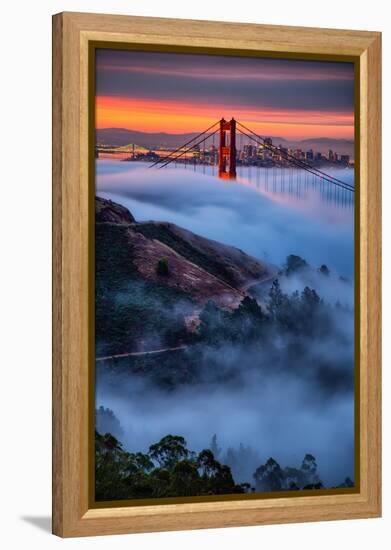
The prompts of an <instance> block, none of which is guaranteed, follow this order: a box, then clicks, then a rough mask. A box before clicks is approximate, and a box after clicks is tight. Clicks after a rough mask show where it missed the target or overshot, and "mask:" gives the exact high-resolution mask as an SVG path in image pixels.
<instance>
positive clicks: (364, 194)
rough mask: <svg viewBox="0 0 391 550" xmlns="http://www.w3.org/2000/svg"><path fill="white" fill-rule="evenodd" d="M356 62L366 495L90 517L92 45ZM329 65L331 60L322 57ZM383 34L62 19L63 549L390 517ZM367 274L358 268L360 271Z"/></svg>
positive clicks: (58, 440)
mask: <svg viewBox="0 0 391 550" xmlns="http://www.w3.org/2000/svg"><path fill="white" fill-rule="evenodd" d="M91 42H94V43H104V42H110V43H133V44H137V45H140V46H142V47H148V48H150V49H154V48H155V49H156V48H159V47H162V46H164V47H172V48H177V49H178V50H180V49H181V48H186V47H189V46H191V47H193V48H199V49H203V48H209V49H213V50H214V49H216V50H218V51H222V52H225V54H227V52H228V53H229V51H231V50H232V52H235V53H238V52H243V53H245V52H247V53H251V52H252V53H254V52H263V53H265V54H267V53H270V52H273V53H275V54H276V55H280V56H282V57H284V56H285V57H286V56H288V57H289V56H290V57H295V56H296V57H300V55H303V54H305V55H308V54H310V55H311V56H313V57H314V58H316V57H317V56H320V57H321V56H326V57H327V56H329V57H330V58H332V57H333V56H337V55H338V56H346V57H347V58H349V59H352V60H354V62H355V66H356V68H357V73H356V74H357V78H358V82H357V91H358V95H359V104H358V106H357V110H356V113H357V115H358V118H359V124H358V125H357V127H358V128H359V130H358V132H357V134H356V141H357V145H356V146H357V150H356V154H357V155H358V158H359V182H360V186H359V201H358V202H359V209H358V218H357V219H358V230H359V236H360V239H359V248H358V250H357V257H358V269H359V284H358V285H357V287H358V291H357V294H356V300H357V299H358V301H359V312H360V314H359V316H358V317H357V324H356V329H357V330H359V335H360V338H359V346H357V347H356V352H357V354H358V356H359V384H358V395H359V400H358V405H357V406H358V410H357V412H358V435H359V438H358V441H359V445H358V453H359V479H360V483H359V487H358V490H357V491H354V492H349V491H348V492H346V493H341V494H313V493H312V494H303V496H301V495H300V496H296V497H295V498H288V496H278V497H274V496H270V497H268V498H253V499H242V500H241V499H236V500H221V501H217V502H215V501H213V502H187V503H174V504H153V505H145V506H133V507H132V506H120V505H119V506H118V507H94V506H91V499H90V494H91V476H90V469H89V456H90V454H91V452H92V450H93V448H92V447H91V443H90V441H91V438H89V426H90V410H91V401H92V400H93V398H94V395H93V393H92V389H91V387H92V381H91V375H90V371H89V368H88V366H89V364H90V363H91V360H92V350H91V347H92V345H91V343H92V340H91V331H90V329H89V322H90V319H91V315H92V314H93V307H92V306H91V303H92V292H93V289H92V285H91V279H90V275H89V274H90V244H91V243H90V236H89V227H90V225H89V224H90V222H91V219H92V217H93V210H92V209H91V203H92V201H91V189H90V185H89V173H90V171H91V164H90V163H91V154H90V151H89V139H90V137H91V135H90V132H91V130H90V128H89V113H90V110H91V101H90V100H89V93H88V79H89V70H91V66H90V65H91V64H90V60H89V45H90V43H91ZM323 58H324V57H323ZM380 95H381V34H380V33H377V32H366V31H365V32H364V31H351V30H333V29H315V28H300V27H280V26H264V25H252V24H237V23H219V22H210V21H190V20H189V21H187V20H179V19H178V20H177V19H158V18H156V19H155V18H148V17H128V16H117V15H97V14H87V13H61V14H58V15H55V16H54V17H53V533H54V534H56V535H59V536H62V537H74V536H85V535H103V534H118V533H139V532H150V531H165V530H183V529H200V528H214V527H232V526H245V525H262V524H273V523H288V522H302V521H321V520H335V519H353V518H371V517H378V516H380V514H381V370H380V369H381V367H380V364H381V286H380V284H381V248H380V247H381V232H380V231H381V154H380V148H381V122H380V118H381V97H380ZM356 265H357V264H356Z"/></svg>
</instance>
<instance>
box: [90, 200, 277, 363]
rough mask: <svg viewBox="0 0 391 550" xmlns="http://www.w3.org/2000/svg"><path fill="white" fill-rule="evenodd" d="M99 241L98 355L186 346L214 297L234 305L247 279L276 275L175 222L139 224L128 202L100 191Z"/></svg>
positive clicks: (231, 307)
mask: <svg viewBox="0 0 391 550" xmlns="http://www.w3.org/2000/svg"><path fill="white" fill-rule="evenodd" d="M95 242H96V246H95V249H96V279H95V283H96V284H95V286H96V327H97V333H96V340H97V352H98V356H99V355H108V354H114V353H122V352H129V351H137V350H140V349H141V350H144V349H147V350H148V349H156V348H158V347H159V346H161V342H165V345H166V344H167V342H169V343H170V345H171V344H172V345H177V344H182V343H183V342H185V341H186V339H187V338H188V336H189V333H192V332H194V330H195V328H196V326H197V315H198V313H199V312H200V310H201V309H202V308H203V307H204V306H205V304H206V303H207V302H208V301H213V302H214V303H215V304H216V306H218V307H222V308H228V309H229V310H234V309H236V308H237V307H238V306H239V305H240V303H241V302H242V300H243V299H244V297H245V296H246V295H247V294H246V288H247V287H248V286H249V285H251V284H254V283H259V282H262V281H266V280H268V279H271V278H272V277H274V275H275V273H276V270H275V268H273V267H272V266H269V265H266V264H263V263H262V262H259V261H258V260H256V259H255V258H253V257H251V256H249V255H247V254H245V253H244V252H243V251H241V250H239V249H237V248H234V247H231V246H227V245H224V244H221V243H218V242H216V241H213V240H210V239H206V238H204V237H201V236H199V235H196V234H194V233H192V232H191V231H187V230H185V229H183V228H180V227H178V226H176V225H174V224H171V223H167V222H156V221H154V222H142V223H139V222H137V221H135V219H134V217H133V216H132V214H131V213H130V212H129V211H128V210H127V209H126V208H125V207H123V206H121V205H119V204H116V203H114V202H112V201H109V200H106V199H102V198H99V197H97V198H96V226H95ZM163 259H164V260H163ZM162 260H163V261H164V262H165V263H166V265H167V273H164V274H162V273H160V272H159V269H158V265H159V262H160V261H162Z"/></svg>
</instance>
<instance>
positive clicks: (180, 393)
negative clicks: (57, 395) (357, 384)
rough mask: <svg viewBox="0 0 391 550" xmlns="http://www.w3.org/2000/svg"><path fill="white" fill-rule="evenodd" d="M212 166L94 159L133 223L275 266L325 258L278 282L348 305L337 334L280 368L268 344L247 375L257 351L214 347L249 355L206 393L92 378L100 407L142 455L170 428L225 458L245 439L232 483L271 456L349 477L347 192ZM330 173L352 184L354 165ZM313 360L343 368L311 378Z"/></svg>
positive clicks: (100, 186)
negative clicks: (245, 459)
mask: <svg viewBox="0 0 391 550" xmlns="http://www.w3.org/2000/svg"><path fill="white" fill-rule="evenodd" d="M214 171H215V168H212V167H203V166H198V167H197V169H196V170H194V169H193V167H187V169H185V168H184V167H183V166H179V165H178V166H177V167H176V168H175V167H172V168H167V169H161V170H159V169H153V168H151V169H150V168H148V165H146V164H144V163H141V162H120V161H108V160H98V161H97V162H96V187H97V195H99V196H100V197H103V198H108V199H111V200H113V201H115V202H118V203H120V204H123V205H124V206H126V207H127V208H128V209H129V210H130V212H131V213H132V214H133V216H134V217H135V218H136V220H137V221H146V220H156V221H169V222H172V223H175V224H177V225H179V226H181V227H184V228H186V229H188V230H191V231H193V232H195V233H197V234H199V235H202V236H204V237H208V238H211V239H215V240H217V241H220V242H223V243H226V244H229V245H233V246H236V247H238V248H240V249H242V250H243V251H245V252H246V253H248V254H251V255H253V256H255V257H256V258H258V259H260V260H263V261H265V260H266V261H268V262H270V263H272V264H274V265H276V266H278V267H281V266H282V265H283V264H284V262H285V260H286V257H287V256H288V255H290V254H295V255H299V256H301V257H303V258H304V259H305V260H306V261H307V262H308V264H310V266H313V267H314V268H318V267H319V266H321V265H322V264H326V265H327V266H328V268H329V269H330V276H329V277H326V278H325V277H324V276H321V275H319V273H318V272H317V271H316V269H314V270H309V271H308V272H306V273H304V274H302V275H300V276H293V277H290V278H288V277H282V279H281V287H282V289H283V290H284V292H287V293H291V292H293V291H294V290H296V289H299V290H302V289H303V288H304V286H310V287H311V288H314V289H316V290H317V292H318V294H319V295H320V297H321V298H323V299H324V300H325V302H327V303H330V304H332V305H334V304H335V303H336V302H337V301H338V302H340V303H341V304H343V305H344V306H346V309H344V310H343V311H341V312H339V313H338V314H337V313H336V314H335V319H334V327H335V333H336V334H338V336H340V338H338V339H336V340H335V341H334V340H333V338H334V337H333V335H331V336H330V337H329V338H326V339H325V340H324V341H314V342H312V341H308V346H307V347H308V350H307V352H306V355H305V357H303V360H302V362H300V361H297V360H294V359H292V363H288V362H287V364H286V365H285V366H284V368H283V369H279V370H277V371H275V370H273V358H272V356H271V355H270V356H269V355H268V354H267V350H266V351H265V356H264V357H262V360H261V363H262V365H261V368H260V370H259V369H258V370H255V369H252V353H254V361H255V360H257V361H259V356H258V355H256V353H257V352H255V351H253V350H251V348H249V349H247V350H246V352H244V351H243V350H241V349H240V348H239V347H236V348H227V347H226V348H224V349H220V350H219V353H220V354H221V356H220V359H221V361H224V362H225V363H227V364H232V365H234V364H235V363H236V364H237V365H238V368H240V366H242V362H241V361H240V353H246V360H245V361H244V362H243V364H246V365H248V367H247V366H246V370H245V372H243V374H242V376H241V378H240V381H239V382H235V383H233V382H232V383H231V382H227V383H226V384H221V383H220V384H210V385H209V386H208V387H207V388H206V386H205V384H199V385H194V386H191V387H189V386H184V387H179V388H177V389H175V390H173V391H171V392H167V391H164V390H163V389H158V388H156V387H153V386H152V385H151V384H150V383H149V382H146V380H145V379H142V378H139V377H133V378H129V380H128V381H127V382H126V383H124V382H123V381H122V382H121V384H120V385H118V386H115V385H114V384H113V383H112V380H111V381H110V380H109V379H108V378H106V377H105V376H104V375H98V377H97V385H96V404H97V406H100V405H103V406H104V407H109V408H110V409H112V410H113V411H114V413H115V415H116V416H117V418H118V419H119V421H120V423H121V425H122V428H123V430H124V437H123V443H124V444H125V446H126V448H127V449H129V450H131V451H147V450H148V447H149V445H150V444H151V443H154V442H156V441H158V440H159V439H160V438H161V437H163V436H165V435H167V434H168V433H172V434H178V435H183V436H184V437H185V438H186V440H187V442H188V447H189V448H190V449H194V450H201V449H203V448H206V447H208V446H209V444H210V441H211V438H212V436H213V434H217V437H218V443H219V445H220V447H221V448H222V456H221V457H220V458H221V459H224V453H226V451H227V449H228V448H229V447H234V448H237V447H239V445H240V444H241V443H242V444H243V445H245V446H247V445H249V446H251V447H252V449H253V450H254V452H255V455H256V456H255V458H254V457H253V458H252V459H251V460H252V462H251V464H248V465H246V464H244V465H243V468H242V470H238V471H237V472H235V471H234V475H235V476H236V477H238V478H239V479H238V481H240V482H242V481H249V482H252V480H251V479H248V475H249V474H248V472H250V471H253V470H254V469H255V467H256V466H259V465H260V464H263V463H264V462H265V461H266V460H267V458H269V457H270V456H273V457H274V458H275V459H276V460H277V461H278V462H280V464H281V465H282V466H288V465H289V466H300V464H301V461H302V459H303V457H304V455H305V454H306V453H311V454H313V455H315V457H316V459H317V462H318V468H319V474H320V477H321V479H322V480H323V482H324V483H325V485H326V486H332V485H336V484H339V483H341V482H342V481H343V480H344V479H345V477H347V476H350V477H351V478H352V479H353V478H354V399H353V385H352V380H353V349H354V346H353V342H354V334H353V329H354V325H353V296H354V285H353V274H354V203H353V196H352V195H353V194H352V193H350V192H347V191H343V190H338V189H337V188H335V187H330V185H329V184H326V183H325V182H322V183H320V184H319V183H316V182H314V181H313V179H312V176H310V175H303V174H299V173H298V172H297V171H294V170H288V169H259V168H256V167H251V168H249V167H243V168H239V171H238V172H239V173H238V178H237V180H231V181H230V180H220V179H218V178H217V177H216V176H215V174H214V173H213V172H214ZM332 174H333V175H334V176H335V177H337V178H339V179H341V180H343V181H346V182H347V183H350V184H351V185H353V183H354V171H353V170H348V169H346V170H334V171H333V172H332ZM340 277H343V278H345V279H348V282H346V280H341V278H340ZM277 337H278V335H276V338H277ZM285 345H286V342H282V343H281V346H282V348H284V346H285ZM207 353H208V352H205V356H204V358H203V362H204V365H205V369H207V366H208V355H207ZM318 360H319V361H320V360H322V361H323V362H324V363H326V364H330V365H331V366H332V368H336V369H340V370H339V371H338V373H337V374H336V376H335V378H336V379H337V382H335V380H334V379H332V378H327V376H323V377H322V376H319V377H317V376H315V375H314V374H313V373H314V371H315V370H316V367H317V362H318ZM335 365H336V367H335ZM257 461H258V463H257Z"/></svg>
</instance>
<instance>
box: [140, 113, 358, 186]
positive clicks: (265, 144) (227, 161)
mask: <svg viewBox="0 0 391 550" xmlns="http://www.w3.org/2000/svg"><path fill="white" fill-rule="evenodd" d="M217 133H219V146H218V162H217V164H218V175H219V177H220V178H223V179H235V178H236V161H237V151H236V141H237V135H239V136H245V137H246V138H247V139H249V140H250V141H252V142H254V143H256V144H257V145H258V146H260V147H261V148H263V149H264V150H267V151H270V153H272V154H274V155H277V157H278V158H280V159H283V160H284V161H285V162H286V163H288V165H289V166H292V167H296V168H297V169H299V170H303V171H305V172H306V173H308V174H312V176H313V178H315V179H317V181H319V182H323V183H329V184H332V185H334V186H336V187H338V188H340V189H344V190H345V191H348V192H350V193H354V186H353V185H351V184H350V183H347V182H345V181H342V180H340V179H338V178H336V177H334V176H332V175H331V174H328V173H326V172H324V171H323V170H320V169H319V168H317V167H315V166H313V165H312V164H310V163H309V162H307V161H305V160H303V159H300V158H297V157H295V156H294V155H292V154H290V153H289V152H288V151H286V150H284V149H282V148H281V147H278V146H276V145H273V144H272V143H271V140H269V139H267V138H265V137H262V136H260V135H259V134H257V133H256V132H254V131H252V130H251V129H250V128H248V127H247V126H245V125H244V124H242V123H240V122H239V121H237V120H235V119H234V118H231V120H228V121H227V120H225V119H224V118H221V119H220V120H218V121H216V122H215V123H214V124H212V125H211V126H209V128H207V129H206V130H204V131H203V132H200V133H199V134H197V135H196V136H194V137H193V138H192V139H190V140H189V141H187V142H186V143H184V144H182V145H181V146H180V147H178V148H177V149H175V150H174V151H172V152H171V153H169V154H168V155H167V156H164V157H160V158H159V159H158V160H156V161H155V162H153V163H152V164H151V165H150V168H153V167H157V168H159V169H160V168H165V167H167V166H169V165H170V164H171V163H173V162H175V163H176V161H178V160H179V159H181V158H184V159H186V158H187V155H188V154H189V153H192V152H194V151H196V150H199V147H200V145H203V144H205V142H206V141H207V140H209V139H210V138H214V136H215V135H216V134H217Z"/></svg>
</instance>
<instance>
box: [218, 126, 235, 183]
mask: <svg viewBox="0 0 391 550" xmlns="http://www.w3.org/2000/svg"><path fill="white" fill-rule="evenodd" d="M227 133H229V143H227ZM219 177H220V178H225V179H234V178H236V120H235V119H234V118H231V120H230V121H227V120H224V118H222V119H221V120H220V145H219Z"/></svg>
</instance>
